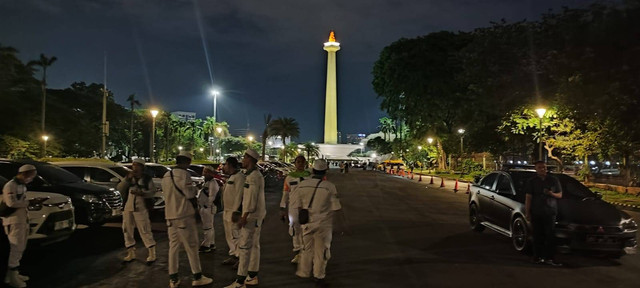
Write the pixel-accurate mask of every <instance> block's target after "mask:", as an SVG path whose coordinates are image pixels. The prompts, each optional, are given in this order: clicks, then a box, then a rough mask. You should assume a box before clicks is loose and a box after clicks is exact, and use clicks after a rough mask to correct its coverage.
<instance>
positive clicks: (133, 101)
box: [127, 94, 142, 160]
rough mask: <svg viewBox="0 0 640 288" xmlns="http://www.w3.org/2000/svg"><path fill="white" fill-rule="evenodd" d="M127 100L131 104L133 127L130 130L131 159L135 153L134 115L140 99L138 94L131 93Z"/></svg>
mask: <svg viewBox="0 0 640 288" xmlns="http://www.w3.org/2000/svg"><path fill="white" fill-rule="evenodd" d="M127 102H129V104H130V105H131V127H130V130H129V160H131V154H132V153H133V116H134V115H135V112H134V109H135V106H140V105H142V104H140V101H138V100H136V94H131V95H129V97H127Z"/></svg>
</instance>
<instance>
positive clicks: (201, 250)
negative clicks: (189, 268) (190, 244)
mask: <svg viewBox="0 0 640 288" xmlns="http://www.w3.org/2000/svg"><path fill="white" fill-rule="evenodd" d="M198 252H200V253H209V252H211V247H207V246H200V250H198Z"/></svg>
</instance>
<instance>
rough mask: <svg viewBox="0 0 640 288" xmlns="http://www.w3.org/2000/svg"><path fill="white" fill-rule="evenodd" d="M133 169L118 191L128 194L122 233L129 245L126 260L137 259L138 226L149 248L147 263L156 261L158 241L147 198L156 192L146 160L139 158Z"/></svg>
mask: <svg viewBox="0 0 640 288" xmlns="http://www.w3.org/2000/svg"><path fill="white" fill-rule="evenodd" d="M131 168H132V171H131V172H130V173H129V175H127V177H126V178H125V179H124V180H122V181H121V182H120V183H118V191H120V192H121V193H123V194H125V193H126V194H128V196H127V199H126V201H125V205H124V212H123V213H122V233H123V234H124V246H125V247H127V256H125V257H124V259H123V260H124V261H125V262H130V261H133V260H134V259H136V248H135V245H136V240H135V238H134V233H135V229H136V227H137V228H138V233H140V238H142V242H144V246H145V247H147V249H148V250H149V256H148V257H147V263H153V262H154V261H156V241H155V240H154V239H153V233H152V232H151V221H150V220H149V211H148V210H147V206H146V203H145V201H146V200H145V199H147V198H150V197H151V196H152V195H153V193H155V192H156V187H155V186H154V185H153V179H152V178H151V176H149V175H145V174H144V160H143V159H141V158H137V159H135V160H133V164H132V165H131Z"/></svg>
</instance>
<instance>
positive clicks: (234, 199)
mask: <svg viewBox="0 0 640 288" xmlns="http://www.w3.org/2000/svg"><path fill="white" fill-rule="evenodd" d="M244 180H245V176H244V173H242V172H240V171H238V172H236V174H233V175H231V176H230V177H229V180H227V183H225V184H224V190H223V191H222V206H224V213H223V214H222V218H223V219H224V220H225V221H231V215H232V213H233V212H235V211H239V209H240V205H242V194H243V193H244Z"/></svg>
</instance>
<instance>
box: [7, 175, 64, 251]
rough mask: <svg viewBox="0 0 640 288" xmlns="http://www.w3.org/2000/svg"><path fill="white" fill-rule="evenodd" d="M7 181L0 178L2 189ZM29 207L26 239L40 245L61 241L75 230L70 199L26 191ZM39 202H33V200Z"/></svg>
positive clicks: (53, 194) (55, 194) (46, 193)
mask: <svg viewBox="0 0 640 288" xmlns="http://www.w3.org/2000/svg"><path fill="white" fill-rule="evenodd" d="M5 183H7V179H5V178H4V177H2V176H0V185H1V186H2V187H4V184H5ZM27 199H29V200H30V201H31V202H32V204H31V205H29V207H28V208H27V210H28V211H29V213H28V216H29V236H28V239H29V240H32V241H36V242H39V243H42V244H45V243H52V242H57V241H62V240H64V239H67V238H69V236H71V234H72V233H73V231H75V230H76V222H75V217H74V216H75V215H74V208H73V204H71V198H69V197H67V196H64V195H61V194H57V193H48V192H35V191H27ZM36 199H38V200H40V201H33V200H36Z"/></svg>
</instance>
